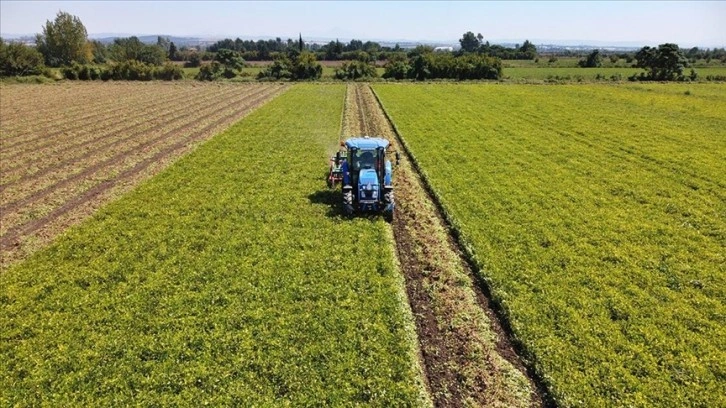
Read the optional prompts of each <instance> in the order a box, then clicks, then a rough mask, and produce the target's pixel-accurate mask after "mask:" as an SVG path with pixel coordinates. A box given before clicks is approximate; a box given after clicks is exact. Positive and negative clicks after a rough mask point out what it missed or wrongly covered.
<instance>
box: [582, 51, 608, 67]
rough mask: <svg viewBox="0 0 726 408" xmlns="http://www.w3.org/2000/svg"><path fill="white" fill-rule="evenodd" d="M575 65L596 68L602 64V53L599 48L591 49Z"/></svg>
mask: <svg viewBox="0 0 726 408" xmlns="http://www.w3.org/2000/svg"><path fill="white" fill-rule="evenodd" d="M577 65H579V66H580V67H582V68H597V67H599V66H601V65H602V53H600V50H592V52H591V53H589V54H587V57H586V58H585V59H581V60H580V61H579V62H578V63H577Z"/></svg>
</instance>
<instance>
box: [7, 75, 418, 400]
mask: <svg viewBox="0 0 726 408" xmlns="http://www.w3.org/2000/svg"><path fill="white" fill-rule="evenodd" d="M344 93H345V87H344V86H339V85H335V86H315V85H304V86H296V87H295V88H294V89H292V90H290V91H288V92H287V93H286V94H285V95H284V96H283V97H279V98H277V99H275V100H273V101H272V102H270V103H269V104H267V105H266V106H265V107H263V108H261V109H259V110H257V111H255V112H254V113H252V114H251V115H250V116H249V117H247V118H246V119H244V120H243V121H241V122H239V123H238V124H236V125H234V126H232V127H231V128H229V129H228V130H226V131H225V132H223V133H222V134H220V135H218V136H216V137H215V138H214V139H212V140H211V141H210V142H208V143H206V144H204V145H203V146H202V147H200V148H199V149H197V150H196V151H195V152H193V153H192V154H190V155H188V156H186V157H184V158H183V159H181V160H180V161H178V162H176V163H175V164H174V165H172V166H171V167H169V168H168V169H167V170H165V171H163V172H162V173H161V174H159V175H158V176H157V177H155V178H153V179H152V180H150V181H149V182H147V183H144V184H142V185H141V186H140V187H139V188H137V189H135V190H134V191H133V192H131V193H129V194H127V195H126V196H124V197H122V198H121V199H120V200H118V201H116V202H114V203H112V204H111V205H108V206H107V207H105V208H104V209H103V210H101V211H100V212H99V213H98V214H96V215H95V216H94V217H93V218H92V219H91V220H90V221H88V222H86V223H84V224H82V225H81V226H80V227H78V228H73V229H72V230H71V231H70V232H68V233H67V234H66V235H65V236H63V237H61V238H60V239H59V240H58V241H57V242H56V243H55V244H54V245H52V246H51V247H49V248H47V249H46V250H44V251H41V252H39V253H37V254H36V255H35V256H34V257H32V258H31V259H29V260H28V261H26V262H24V263H22V264H19V265H17V266H16V267H13V268H11V269H9V270H8V271H6V272H5V273H3V274H2V275H0V309H1V310H2V312H1V313H0V405H3V406H14V405H28V406H38V405H48V406H119V405H142V406H151V405H158V406H174V405H190V404H191V405H195V406H200V405H213V406H230V405H234V404H237V405H239V406H284V405H294V406H301V405H306V406H310V405H320V404H323V405H333V406H341V405H349V404H360V403H362V404H372V405H377V406H396V405H414V406H418V405H425V404H426V401H425V399H424V398H425V397H424V395H425V394H424V392H423V385H422V376H421V375H420V372H419V368H418V366H417V363H416V361H417V359H416V355H415V353H416V351H415V344H416V342H415V340H414V336H415V334H414V333H413V328H412V325H411V321H410V316H407V314H406V311H405V310H406V309H405V307H406V301H405V295H404V294H403V289H402V281H401V278H400V275H399V274H398V271H397V268H396V266H395V257H394V254H393V246H392V243H391V240H392V237H391V233H390V229H389V228H388V227H387V225H386V224H385V222H384V221H383V220H368V219H356V220H350V221H348V220H346V221H343V220H342V219H340V218H339V217H336V216H333V215H331V214H330V205H329V194H328V193H327V192H326V191H325V190H324V189H325V184H324V183H323V182H322V178H321V176H320V173H321V163H325V159H326V152H327V151H328V149H329V148H330V147H331V146H333V147H334V146H335V144H336V142H337V140H338V136H339V131H340V121H341V112H342V106H343V101H344ZM321 190H322V191H321ZM409 314H410V312H409Z"/></svg>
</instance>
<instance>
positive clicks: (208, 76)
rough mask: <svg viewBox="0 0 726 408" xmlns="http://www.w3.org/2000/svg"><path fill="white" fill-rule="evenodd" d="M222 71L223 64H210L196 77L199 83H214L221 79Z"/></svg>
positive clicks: (204, 66) (203, 66)
mask: <svg viewBox="0 0 726 408" xmlns="http://www.w3.org/2000/svg"><path fill="white" fill-rule="evenodd" d="M221 71H222V64H220V63H219V62H217V61H213V62H212V63H210V64H203V65H202V66H201V68H199V73H197V75H196V76H195V77H194V79H196V80H198V81H213V80H215V79H217V78H219V75H220V73H221Z"/></svg>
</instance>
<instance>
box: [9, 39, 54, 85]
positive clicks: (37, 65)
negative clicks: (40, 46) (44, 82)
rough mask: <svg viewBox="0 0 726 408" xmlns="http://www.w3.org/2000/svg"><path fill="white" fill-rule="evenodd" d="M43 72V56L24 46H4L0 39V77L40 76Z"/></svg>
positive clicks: (14, 44) (15, 44) (12, 44)
mask: <svg viewBox="0 0 726 408" xmlns="http://www.w3.org/2000/svg"><path fill="white" fill-rule="evenodd" d="M44 72H45V64H44V63H43V55H42V54H41V53H39V52H38V50H36V49H35V48H32V47H28V46H27V45H24V44H18V43H9V44H5V42H4V41H2V39H0V76H24V75H41V74H43V73H44Z"/></svg>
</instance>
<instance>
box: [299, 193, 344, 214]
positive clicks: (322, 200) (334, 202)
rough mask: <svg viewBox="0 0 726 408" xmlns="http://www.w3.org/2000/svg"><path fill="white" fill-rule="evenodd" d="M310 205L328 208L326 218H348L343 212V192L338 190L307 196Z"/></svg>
mask: <svg viewBox="0 0 726 408" xmlns="http://www.w3.org/2000/svg"><path fill="white" fill-rule="evenodd" d="M308 200H310V203H311V204H318V205H325V206H327V207H328V212H327V214H326V215H327V216H328V217H330V218H341V217H342V218H348V216H347V215H346V214H345V211H344V210H343V192H342V191H341V190H340V189H334V190H331V189H329V188H326V189H325V190H319V191H316V192H314V193H312V194H310V195H308Z"/></svg>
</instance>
